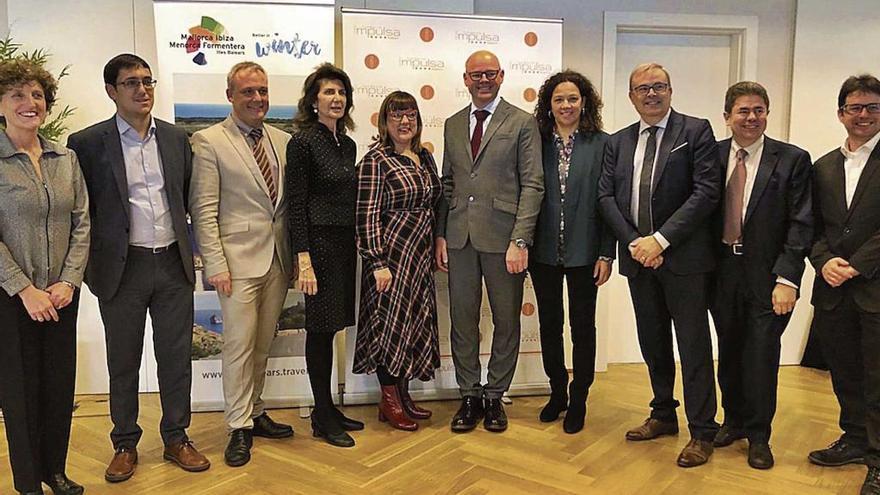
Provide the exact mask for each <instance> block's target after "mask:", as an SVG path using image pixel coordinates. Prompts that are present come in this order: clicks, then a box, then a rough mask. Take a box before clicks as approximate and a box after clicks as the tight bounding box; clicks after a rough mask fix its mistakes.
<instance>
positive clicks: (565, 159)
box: [529, 70, 614, 433]
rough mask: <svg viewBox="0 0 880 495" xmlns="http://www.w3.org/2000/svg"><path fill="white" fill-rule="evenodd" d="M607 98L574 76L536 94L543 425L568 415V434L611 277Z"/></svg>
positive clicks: (586, 380) (582, 403) (535, 272)
mask: <svg viewBox="0 0 880 495" xmlns="http://www.w3.org/2000/svg"><path fill="white" fill-rule="evenodd" d="M601 108H602V101H601V99H600V98H599V95H598V94H597V92H596V89H595V88H594V87H593V85H592V83H590V81H589V80H588V79H587V78H586V77H584V76H583V75H581V74H579V73H577V72H574V71H569V70H566V71H563V72H559V73H556V74H554V75H552V76H550V78H548V79H547V80H546V81H545V82H544V84H543V86H541V90H540V91H539V93H538V103H537V105H536V106H535V118H536V119H537V121H538V127H539V129H540V131H541V137H542V144H543V155H542V156H543V165H544V200H543V203H542V205H541V213H540V215H539V217H538V225H537V227H536V230H535V245H534V246H533V248H532V252H531V253H530V254H531V258H532V259H531V260H530V263H529V273H530V274H531V277H532V283H533V285H534V287H535V297H536V299H537V303H538V320H539V322H540V326H541V353H542V358H543V361H544V372H545V373H546V374H547V377H548V378H549V379H550V389H551V395H550V400H549V402H547V405H545V406H544V408H543V409H542V410H541V415H540V419H541V421H543V422H551V421H555V420H556V419H557V418H558V417H559V414H560V413H561V412H562V411H565V410H568V412H567V413H566V415H565V421H564V422H563V429H564V430H565V432H566V433H576V432H578V431H580V430H581V429H583V427H584V417H585V416H586V407H587V406H586V403H587V394H588V392H589V389H590V385H591V384H592V383H593V368H594V363H595V361H596V295H597V291H598V287H599V286H600V285H602V284H604V283H605V282H606V281H608V278H609V277H610V276H611V264H612V262H613V261H614V236H613V234H612V233H611V231H610V230H609V229H608V228H607V227H606V226H605V225H604V224H603V222H602V219H601V217H600V215H599V211H598V196H597V189H598V183H599V175H600V171H601V168H602V152H603V149H604V146H605V140H606V139H607V137H608V135H607V134H606V133H604V132H602V117H601V116H600V114H599V111H600V110H601ZM563 279H565V280H566V281H567V286H568V300H569V302H570V304H569V324H570V326H571V341H572V364H573V367H574V377H573V380H572V382H571V384H569V383H568V371H567V369H566V367H565V351H564V349H563V343H562V326H563V318H564V315H563V304H562V287H563V283H562V282H563Z"/></svg>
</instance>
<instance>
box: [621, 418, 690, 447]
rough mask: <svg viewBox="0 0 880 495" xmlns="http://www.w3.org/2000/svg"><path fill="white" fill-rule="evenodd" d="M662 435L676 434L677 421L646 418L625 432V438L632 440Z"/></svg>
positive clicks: (648, 438) (638, 440) (637, 440)
mask: <svg viewBox="0 0 880 495" xmlns="http://www.w3.org/2000/svg"><path fill="white" fill-rule="evenodd" d="M663 435H678V423H677V422H673V421H660V420H659V419H654V418H648V419H646V420H645V422H644V423H643V424H641V425H640V426H637V427H635V428H633V429H632V430H629V431H628V432H626V439H627V440H632V441H633V442H640V441H642V440H651V439H653V438H657V437H660V436H663Z"/></svg>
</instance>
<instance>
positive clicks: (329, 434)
mask: <svg viewBox="0 0 880 495" xmlns="http://www.w3.org/2000/svg"><path fill="white" fill-rule="evenodd" d="M312 436H313V437H315V438H323V439H324V440H325V441H326V442H327V443H329V444H330V445H333V446H335V447H344V448H348V447H354V438H351V435H349V434H348V433H346V431H345V430H344V429H343V427H342V425H341V424H340V422H339V421H338V420H337V419H336V414H335V413H333V412H332V410H331V411H330V412H329V414H322V413H320V412H318V411H314V410H313V411H312Z"/></svg>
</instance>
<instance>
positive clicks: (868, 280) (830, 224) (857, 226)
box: [810, 146, 880, 313]
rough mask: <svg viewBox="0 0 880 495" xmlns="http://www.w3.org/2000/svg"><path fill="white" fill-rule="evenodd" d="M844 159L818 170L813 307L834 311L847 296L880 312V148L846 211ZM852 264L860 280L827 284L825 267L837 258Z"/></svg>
mask: <svg viewBox="0 0 880 495" xmlns="http://www.w3.org/2000/svg"><path fill="white" fill-rule="evenodd" d="M843 162H844V157H843V154H842V153H841V152H840V150H833V151H831V152H830V153H828V154H827V155H825V156H823V157H822V158H819V159H818V160H816V163H815V165H813V210H814V212H815V214H814V215H815V222H816V235H815V239H814V240H815V242H814V244H813V250H812V252H811V253H810V263H812V264H813V267H815V268H816V280H815V282H814V283H813V300H812V302H813V305H814V306H816V307H817V308H820V309H824V310H832V309H834V308H835V307H836V306H837V305H838V303H840V300H841V299H842V298H843V296H844V294H846V293H849V294H851V295H852V298H853V300H854V301H855V303H856V304H857V305H858V306H859V307H860V308H861V309H862V310H863V311H868V312H872V313H876V312H880V278H878V268H880V194H878V191H880V146H877V147H875V148H874V152H873V153H871V156H870V157H869V158H868V162H867V163H866V164H865V168H864V170H862V175H861V176H860V177H859V182H858V185H857V186H856V190H855V195H854V196H853V200H852V203H851V204H850V207H849V208H847V207H846V187H845V175H844V172H843ZM838 256H839V257H841V258H843V259H845V260H846V261H848V262H849V264H850V265H852V267H853V268H855V269H856V270H858V272H859V273H860V275H859V276H858V277H855V278H853V279H851V280H849V281H847V282H844V283H843V285H841V286H840V287H837V288H834V287H831V286H830V285H828V284H827V283H826V282H825V279H824V278H822V274H821V272H822V267H823V266H825V263H826V262H827V261H828V260H830V259H831V258H834V257H838Z"/></svg>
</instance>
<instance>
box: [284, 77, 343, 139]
mask: <svg viewBox="0 0 880 495" xmlns="http://www.w3.org/2000/svg"><path fill="white" fill-rule="evenodd" d="M322 81H339V82H341V83H342V86H343V87H344V88H345V112H344V113H343V115H342V118H341V119H339V121H337V122H336V132H338V133H340V134H345V132H346V130H349V131H352V130H354V120H352V118H351V108H352V107H353V106H354V102H353V101H352V100H353V97H354V95H353V93H354V90H353V89H352V87H351V79H349V78H348V74H346V73H345V71H343V70H342V69H340V68H339V67H336V66H335V65H333V64H331V63H323V64H321V65H319V66H318V67H316V68H315V71H314V72H312V73H311V74H309V77H307V78H306V80H305V82H304V83H303V89H302V98H300V99H299V103H298V104H297V106H296V116H295V117H294V118H293V126H294V127H295V128H297V129H299V130H306V129H310V128H312V127H314V126H315V125H316V124H317V123H318V114H317V113H316V112H315V105H316V104H317V102H318V91H320V90H321V82H322Z"/></svg>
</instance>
